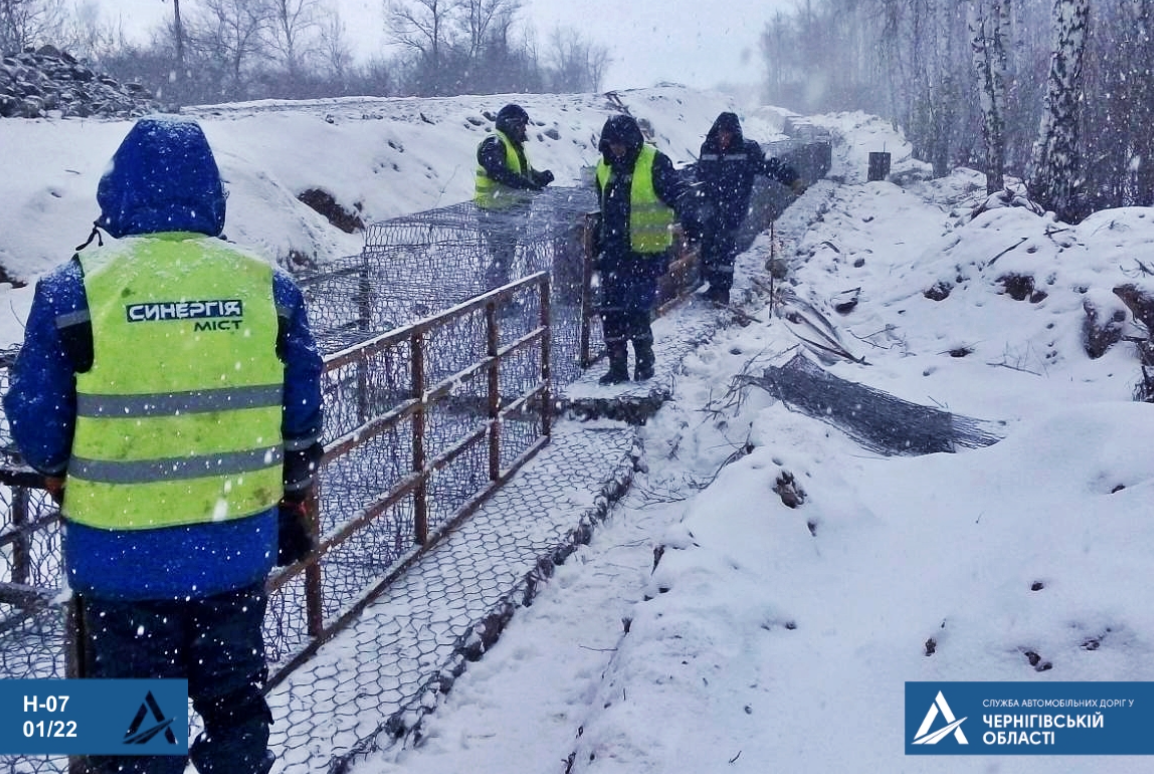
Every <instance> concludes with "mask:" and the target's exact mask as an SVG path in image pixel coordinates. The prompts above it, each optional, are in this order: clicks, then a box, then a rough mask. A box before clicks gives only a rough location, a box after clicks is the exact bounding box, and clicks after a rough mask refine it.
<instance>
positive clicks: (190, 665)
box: [4, 118, 322, 774]
mask: <svg viewBox="0 0 1154 774" xmlns="http://www.w3.org/2000/svg"><path fill="white" fill-rule="evenodd" d="M97 201H98V203H99V205H100V209H101V216H100V219H99V220H98V221H97V224H98V225H99V226H101V227H102V228H104V229H105V230H106V231H107V232H108V233H109V234H111V235H112V236H113V237H116V238H117V239H116V241H115V242H114V243H110V244H108V245H107V246H104V245H103V244H101V246H100V247H91V248H86V249H84V250H82V252H80V253H78V254H77V255H75V256H74V257H73V258H72V260H71V261H69V262H68V263H67V264H64V265H63V266H61V267H60V268H58V269H56V270H55V271H53V272H52V273H50V274H48V275H47V276H45V277H43V278H42V279H41V280H40V282H39V283H38V284H37V286H36V293H35V295H34V297H33V301H32V308H31V310H30V312H29V314H28V321H27V326H26V327H25V333H24V344H23V347H22V348H21V350H20V353H19V356H18V358H17V360H16V364H15V366H14V369H13V373H12V381H11V385H10V388H9V391H8V393H7V394H6V395H5V396H4V410H5V414H6V415H7V417H8V420H9V422H10V423H11V431H12V437H13V439H14V440H15V442H16V445H17V447H18V448H19V450H20V452H21V454H22V455H23V458H24V459H25V461H27V462H28V464H30V465H31V466H32V467H33V468H35V469H36V470H38V471H40V472H41V473H42V474H44V475H45V476H46V477H47V480H46V481H47V487H48V489H49V491H50V492H52V493H53V496H54V497H55V498H56V499H57V501H58V502H60V504H61V512H62V514H63V516H64V523H65V529H64V536H63V552H64V566H65V569H66V573H67V581H68V586H69V588H70V589H71V590H72V591H73V592H74V593H75V594H76V595H77V600H78V604H79V607H80V611H81V615H82V620H83V627H82V631H83V632H84V639H83V641H82V643H81V651H82V653H81V655H82V667H81V668H82V674H83V676H84V677H87V678H105V679H126V678H137V679H145V678H170V679H187V680H188V691H189V697H190V698H191V699H192V703H193V708H194V709H195V710H196V712H197V713H198V714H199V715H200V717H201V720H202V721H203V723H204V732H203V733H201V734H200V735H199V736H198V737H197V739H196V741H195V742H194V743H193V744H192V745H191V746H190V748H189V753H190V757H191V758H192V762H193V763H194V764H195V765H196V768H197V770H198V771H200V772H202V774H219V773H224V772H228V774H267V772H268V771H269V770H270V769H271V767H272V765H273V762H274V756H273V754H272V752H271V751H270V750H269V749H268V738H269V724H270V722H271V720H272V716H271V713H270V711H269V707H268V704H267V703H266V702H265V699H264V696H263V694H262V691H261V687H262V685H263V683H264V681H265V678H266V677H267V666H266V661H265V653H264V644H263V632H262V624H263V618H264V612H265V606H266V596H265V585H264V584H265V579H266V577H267V575H268V573H269V571H270V570H271V568H272V566H273V564H274V563H276V562H277V561H278V558H279V560H280V563H282V564H283V563H287V562H290V561H293V560H296V559H300V558H302V553H303V552H304V551H307V550H308V549H309V545H308V541H309V539H310V537H311V536H310V535H308V534H304V536H303V541H302V540H301V537H302V535H301V533H300V532H299V531H298V530H297V529H296V527H299V526H300V523H299V520H298V519H299V515H300V511H301V508H302V506H301V504H302V503H303V502H304V501H305V499H306V496H307V495H308V494H309V492H310V489H311V487H312V483H313V477H314V468H315V466H316V464H317V461H318V459H319V456H320V453H321V448H320V433H321V396H320V376H321V368H322V363H321V358H320V355H319V353H318V352H317V349H316V346H315V344H314V342H313V338H312V335H311V334H310V332H309V327H308V320H307V317H306V313H305V304H304V299H303V297H302V295H301V292H300V290H299V288H298V287H297V286H296V284H295V283H294V282H293V280H292V278H291V277H289V275H288V274H286V273H285V272H283V271H281V270H279V269H277V268H276V267H275V266H273V265H272V264H271V263H270V262H268V261H266V260H264V259H262V258H259V257H257V256H255V255H252V254H250V253H248V252H245V251H243V250H241V249H240V248H238V247H236V246H234V245H232V244H229V243H228V242H225V241H224V240H222V239H219V238H217V237H218V236H219V235H220V233H221V230H222V229H223V227H224V214H225V195H224V189H223V186H222V185H221V178H220V173H219V171H218V169H217V166H216V161H215V160H214V158H213V155H212V151H211V150H210V148H209V146H208V142H207V140H206V139H205V137H204V134H203V132H202V131H201V129H200V127H199V126H198V125H197V124H196V123H194V122H192V121H188V120H179V119H175V118H167V119H157V118H148V119H142V120H141V121H139V122H137V123H136V124H135V125H134V126H133V128H132V129H131V130H130V131H129V133H128V135H127V136H126V137H125V139H124V141H123V142H122V143H121V145H120V148H119V149H118V150H117V151H116V154H115V156H114V157H113V163H112V165H111V166H110V168H109V170H108V172H106V173H105V175H104V176H103V177H102V178H101V180H100V184H99V187H98V190H97ZM95 233H96V232H95V231H94V235H95ZM286 517H287V518H286ZM282 522H283V523H285V524H286V528H285V529H283V530H282V529H281V526H280V525H281V523H282ZM290 523H291V524H292V525H293V526H292V527H290V526H288V525H289V524H290ZM290 533H291V534H290ZM286 539H289V542H291V543H292V544H293V545H291V546H288V547H287V550H288V551H289V552H290V553H291V554H292V555H288V556H284V555H281V556H279V557H278V554H279V553H280V551H279V549H282V548H286V545H285V541H286ZM293 552H295V553H293ZM157 738H158V739H160V741H161V743H162V744H163V739H162V738H161V737H157ZM88 766H89V768H87V769H85V770H86V771H95V772H100V773H101V774H106V773H107V774H111V772H148V774H182V773H183V772H184V770H185V766H186V762H185V760H184V758H183V757H181V756H171V755H147V754H146V755H139V756H136V755H134V756H127V757H121V756H116V757H105V756H102V757H91V758H90V759H89V761H88Z"/></svg>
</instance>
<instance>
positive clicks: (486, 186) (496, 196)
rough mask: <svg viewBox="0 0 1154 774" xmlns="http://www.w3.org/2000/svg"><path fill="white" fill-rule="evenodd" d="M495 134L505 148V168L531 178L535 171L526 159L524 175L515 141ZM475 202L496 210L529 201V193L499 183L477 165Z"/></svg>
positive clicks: (484, 207) (502, 133) (525, 190)
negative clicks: (514, 145)
mask: <svg viewBox="0 0 1154 774" xmlns="http://www.w3.org/2000/svg"><path fill="white" fill-rule="evenodd" d="M493 134H494V135H495V136H496V137H497V139H498V140H500V141H501V144H502V145H503V146H504V147H505V166H506V167H508V168H509V169H510V170H511V171H512V172H513V174H516V175H520V174H524V175H525V176H526V177H528V176H530V175H531V174H532V172H533V170H532V167H530V166H529V159H528V157H526V158H525V166H526V169H525V170H524V172H523V173H522V170H521V157H520V156H518V155H517V149H516V148H514V147H513V141H512V140H510V139H509V138H508V137H507V136H506V135H505V133H504V132H497V131H495V132H493ZM473 201H474V202H475V203H476V205H477V206H478V207H481V208H482V209H486V210H496V209H501V208H504V207H512V206H513V205H515V204H521V203H523V202H527V201H529V191H528V189H524V188H510V187H509V186H507V185H503V184H502V183H498V182H497V181H496V180H494V179H493V178H491V177H489V174H488V173H487V172H486V171H485V168H484V167H482V166H481V165H480V164H477V176H476V184H475V188H474V192H473Z"/></svg>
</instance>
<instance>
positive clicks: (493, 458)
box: [485, 299, 505, 481]
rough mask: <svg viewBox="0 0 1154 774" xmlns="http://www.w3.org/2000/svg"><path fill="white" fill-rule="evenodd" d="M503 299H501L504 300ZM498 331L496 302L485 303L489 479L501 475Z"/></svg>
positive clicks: (494, 478)
mask: <svg viewBox="0 0 1154 774" xmlns="http://www.w3.org/2000/svg"><path fill="white" fill-rule="evenodd" d="M504 301H505V299H502V302H504ZM499 333H500V331H499V330H498V327H497V304H496V302H494V301H490V302H489V303H488V304H486V305H485V354H487V355H488V356H489V373H488V377H489V389H488V394H487V395H486V403H487V404H488V409H489V480H490V481H496V480H497V479H499V478H500V477H501V370H500V369H501V364H500V361H499V360H498V359H497V354H498V352H499V351H500V336H499Z"/></svg>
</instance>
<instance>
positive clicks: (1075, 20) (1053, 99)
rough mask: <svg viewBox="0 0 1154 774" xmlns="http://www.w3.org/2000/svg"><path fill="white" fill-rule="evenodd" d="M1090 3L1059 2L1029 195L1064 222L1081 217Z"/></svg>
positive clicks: (1087, 0) (1073, 0)
mask: <svg viewBox="0 0 1154 774" xmlns="http://www.w3.org/2000/svg"><path fill="white" fill-rule="evenodd" d="M1089 17H1090V0H1054V48H1053V53H1052V54H1051V57H1050V75H1049V79H1048V85H1047V90H1046V100H1045V107H1044V109H1043V112H1042V124H1041V129H1040V131H1039V135H1038V141H1037V143H1036V144H1035V145H1034V158H1033V164H1032V169H1031V172H1030V178H1029V182H1028V183H1027V190H1028V191H1029V193H1030V196H1031V197H1032V198H1033V199H1034V200H1035V201H1036V202H1038V203H1039V204H1041V205H1042V206H1043V207H1045V208H1046V209H1048V210H1052V211H1053V212H1054V213H1055V214H1056V215H1057V216H1058V217H1059V218H1060V219H1062V220H1066V221H1076V220H1078V219H1079V217H1080V212H1079V203H1078V201H1077V200H1078V194H1079V185H1078V172H1079V167H1080V165H1081V156H1080V151H1079V147H1078V103H1079V102H1080V101H1081V98H1082V83H1081V81H1082V58H1083V54H1084V52H1085V50H1086V33H1087V26H1088V22H1089Z"/></svg>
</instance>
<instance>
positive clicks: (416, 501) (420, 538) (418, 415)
mask: <svg viewBox="0 0 1154 774" xmlns="http://www.w3.org/2000/svg"><path fill="white" fill-rule="evenodd" d="M412 361H413V362H412V368H413V398H415V399H416V400H417V405H416V407H415V408H414V409H413V472H414V473H416V474H417V476H418V477H419V478H418V479H417V483H416V486H414V487H413V532H414V535H413V537H414V538H415V539H416V541H417V545H421V546H423V545H425V543H427V542H428V540H429V502H428V490H429V481H428V478H427V476H426V472H425V336H424V333H422V332H421V331H419V330H418V331H413V338H412Z"/></svg>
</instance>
